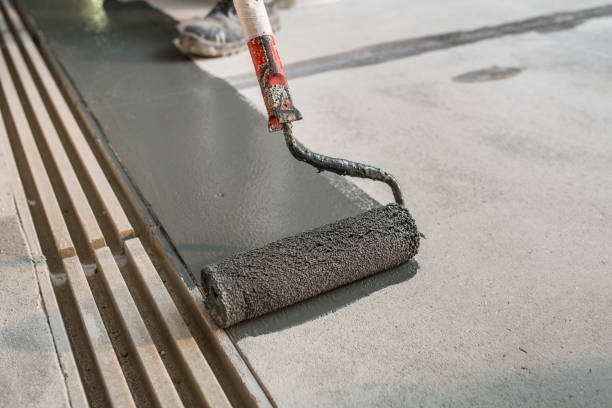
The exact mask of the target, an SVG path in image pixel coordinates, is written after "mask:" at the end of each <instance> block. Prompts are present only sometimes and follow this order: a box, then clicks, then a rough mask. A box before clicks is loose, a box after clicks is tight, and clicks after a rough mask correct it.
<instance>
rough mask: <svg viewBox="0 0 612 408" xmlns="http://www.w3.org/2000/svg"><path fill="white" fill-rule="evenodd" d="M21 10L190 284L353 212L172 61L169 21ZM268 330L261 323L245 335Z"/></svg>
mask: <svg viewBox="0 0 612 408" xmlns="http://www.w3.org/2000/svg"><path fill="white" fill-rule="evenodd" d="M20 4H21V5H22V8H23V9H24V10H25V11H26V13H28V14H29V15H30V16H31V17H33V19H34V22H35V25H36V27H37V28H38V29H39V30H40V31H41V32H42V35H43V36H44V38H45V41H46V43H47V44H48V45H49V46H50V48H51V50H52V52H53V53H54V55H55V56H56V57H57V59H58V60H59V61H60V62H61V64H62V66H63V67H64V69H65V70H66V73H67V75H68V76H69V77H70V79H71V80H72V81H73V83H74V85H75V87H76V88H77V89H78V90H79V92H80V94H81V96H82V98H83V100H84V102H85V104H86V105H87V106H88V108H89V109H90V110H91V112H92V113H93V115H94V116H95V118H96V119H97V121H98V123H99V124H100V126H101V128H102V130H103V132H104V135H105V137H106V138H107V139H108V142H109V143H110V145H111V146H112V148H113V149H114V151H115V152H116V153H117V155H118V156H119V160H120V161H121V163H122V164H123V166H124V167H125V168H126V170H127V172H128V173H129V174H130V175H131V177H132V180H133V181H134V182H135V183H136V185H137V186H138V188H139V190H140V191H141V193H142V194H143V196H144V198H145V199H146V200H147V201H148V203H150V205H151V208H152V210H153V212H154V213H155V214H156V215H157V217H158V218H159V220H160V222H161V224H162V225H163V227H164V228H165V229H166V231H167V232H168V234H169V235H170V238H171V239H172V241H173V243H174V245H175V246H176V248H177V249H178V251H179V253H180V255H181V256H182V258H183V259H184V260H185V261H186V263H187V266H188V267H189V268H190V269H191V270H192V271H193V272H194V273H195V274H196V275H199V274H198V273H197V272H198V271H199V270H200V269H201V268H202V267H203V266H204V265H206V264H209V263H212V262H216V261H219V260H221V259H224V258H226V257H227V256H230V255H232V254H235V253H237V252H239V251H242V250H245V249H251V248H256V247H259V246H262V245H264V244H266V243H269V242H272V241H275V240H277V239H280V238H283V237H286V236H289V235H293V234H296V233H298V232H301V231H304V230H309V229H312V228H315V227H318V226H321V225H324V224H326V223H329V222H332V221H335V220H338V219H340V218H343V217H346V216H352V215H355V214H357V213H359V212H360V209H359V208H358V206H357V205H356V203H355V201H352V200H350V199H348V198H347V197H346V196H345V195H343V194H342V193H341V192H340V191H339V190H338V189H336V188H335V187H333V186H332V185H331V184H330V182H329V180H328V179H327V178H325V177H323V176H321V175H320V174H317V173H316V171H315V170H314V169H312V168H311V167H310V166H308V165H306V164H302V163H298V162H297V161H295V159H293V157H291V155H290V154H289V152H288V151H287V148H286V146H285V142H284V140H283V139H282V134H281V133H276V134H270V133H268V132H267V128H266V118H265V117H264V116H263V115H261V114H260V113H259V112H258V111H257V110H256V109H255V108H253V107H252V106H251V105H250V104H249V103H248V102H247V101H245V100H244V99H243V97H241V96H240V95H239V94H238V93H237V91H236V90H235V89H234V88H232V87H231V86H230V85H228V84H227V83H226V82H224V81H222V80H220V79H217V78H214V77H211V76H210V75H208V74H207V73H205V72H203V71H202V70H200V69H199V68H198V67H196V66H195V65H194V64H192V63H191V62H190V61H189V60H188V59H186V58H185V57H184V56H183V55H182V54H180V53H179V52H178V51H177V50H176V49H175V47H174V46H173V45H172V40H173V38H175V37H176V35H177V33H176V31H175V28H174V26H175V22H174V21H172V20H171V19H169V18H168V17H166V16H165V15H163V14H162V13H160V12H158V11H156V10H152V9H151V8H150V7H149V6H148V5H147V4H146V3H141V2H134V3H127V4H120V3H117V2H107V4H106V9H103V8H102V7H100V6H98V7H96V6H95V5H92V4H91V3H87V2H83V1H79V0H58V1H56V2H54V3H53V5H51V4H50V3H48V2H45V1H42V0H24V1H22V2H20ZM296 101H299V96H298V97H297V98H296ZM298 103H299V102H298ZM305 120H308V119H307V118H306V119H305ZM298 136H299V135H298ZM374 164H375V163H374ZM404 268H406V271H413V269H414V267H413V266H411V265H407V266H405V267H404ZM400 275H402V276H404V275H405V274H402V273H401V272H400ZM373 279H376V277H375V278H373ZM380 279H383V278H382V277H381V278H380ZM349 290H350V289H349ZM354 291H355V293H359V290H358V289H355V290H354ZM349 297H350V295H349ZM316 304H317V303H316V302H315V303H314V305H315V306H314V309H313V305H312V304H310V305H301V306H298V310H303V311H304V313H298V314H299V315H300V316H311V318H312V317H314V316H312V310H318V311H319V312H320V313H325V312H328V311H329V310H320V308H318V306H316ZM300 308H301V309H300ZM283 313H290V312H288V311H285V312H283ZM290 314H291V313H290ZM277 317H278V316H277ZM271 319H272V320H270V321H273V320H274V319H275V318H274V317H272V318H271ZM292 321H294V323H287V324H289V325H291V324H297V323H299V321H301V318H300V317H296V318H295V319H293V320H292ZM273 325H274V323H272V326H269V325H268V323H267V322H266V319H261V320H259V321H258V322H257V323H255V327H254V328H253V327H252V326H250V330H253V329H255V330H258V329H257V327H258V326H261V327H265V328H264V329H262V330H268V329H269V327H273ZM238 336H239V335H238Z"/></svg>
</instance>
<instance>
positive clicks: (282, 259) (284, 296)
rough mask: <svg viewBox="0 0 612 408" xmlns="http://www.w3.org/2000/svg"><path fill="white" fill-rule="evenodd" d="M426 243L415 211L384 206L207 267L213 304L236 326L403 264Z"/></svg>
mask: <svg viewBox="0 0 612 408" xmlns="http://www.w3.org/2000/svg"><path fill="white" fill-rule="evenodd" d="M418 248H419V232H418V230H417V227H416V225H415V222H414V219H413V218H412V216H411V215H410V213H409V212H408V210H407V209H405V208H404V207H402V206H399V205H397V204H389V205H387V206H384V207H378V208H375V209H373V210H370V211H367V212H364V213H361V214H359V215H356V216H354V217H349V218H345V219H342V220H340V221H337V222H335V223H332V224H328V225H325V226H323V227H320V228H317V229H315V230H312V231H308V232H302V233H300V234H298V235H294V236H291V237H288V238H283V239H281V240H279V241H276V242H273V243H270V244H268V245H266V246H263V247H261V248H258V249H254V250H251V251H247V252H243V253H241V254H238V255H236V256H234V257H232V258H229V259H226V260H224V261H222V262H220V263H218V264H215V265H209V266H206V267H204V269H202V283H203V285H204V289H205V290H206V297H205V303H206V307H207V308H208V310H209V311H210V314H211V316H212V318H213V320H214V321H215V323H216V324H217V325H218V326H219V327H228V326H231V325H234V324H236V323H238V322H241V321H243V320H246V319H251V318H254V317H257V316H261V315H263V314H265V313H269V312H272V311H274V310H278V309H280V308H282V307H285V306H289V305H291V304H294V303H297V302H300V301H302V300H305V299H308V298H311V297H313V296H316V295H318V294H320V293H323V292H327V291H329V290H332V289H334V288H337V287H339V286H342V285H346V284H348V283H350V282H353V281H356V280H358V279H362V278H365V277H366V276H370V275H372V274H375V273H377V272H382V271H384V270H387V269H391V268H393V267H396V266H398V265H400V264H402V263H404V262H406V261H408V260H409V259H410V258H412V257H413V256H415V255H416V254H417V251H418Z"/></svg>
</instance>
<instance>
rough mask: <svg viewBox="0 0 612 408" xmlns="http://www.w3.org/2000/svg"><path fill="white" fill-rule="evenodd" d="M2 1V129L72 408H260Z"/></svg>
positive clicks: (12, 11)
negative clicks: (61, 348) (48, 289)
mask: <svg viewBox="0 0 612 408" xmlns="http://www.w3.org/2000/svg"><path fill="white" fill-rule="evenodd" d="M0 3H1V5H2V12H1V13H0V32H1V37H2V38H1V40H2V41H1V44H2V52H1V53H0V89H1V95H0V110H1V113H2V119H3V120H2V121H0V126H4V127H5V128H4V129H3V130H5V131H6V134H7V135H8V139H9V144H10V146H11V148H12V152H13V156H14V157H15V161H16V163H17V168H18V171H19V174H20V177H21V180H22V184H23V188H24V191H25V194H26V197H27V199H28V202H29V203H30V213H31V214H32V219H33V221H34V226H35V228H36V233H37V236H38V241H39V242H40V246H41V248H42V252H43V254H44V255H45V257H46V258H47V266H48V268H49V271H50V275H51V282H52V284H53V285H52V286H53V292H54V295H55V298H56V299H57V304H58V305H59V309H60V312H61V316H62V319H63V324H64V327H65V331H66V332H67V334H68V339H69V341H70V347H71V349H72V355H73V356H74V361H76V367H77V369H78V376H79V379H80V381H74V380H72V381H68V380H67V386H68V388H69V393H70V394H71V395H72V396H73V397H72V398H71V401H72V403H73V404H75V405H77V406H80V405H83V404H81V403H79V401H87V402H88V403H89V405H91V406H122V407H123V406H142V407H144V406H167V407H176V406H181V405H183V406H209V407H223V406H253V405H255V402H254V400H253V398H252V397H251V395H250V393H249V391H248V390H246V389H245V387H244V384H242V381H241V379H240V375H238V373H237V372H234V370H233V369H232V365H231V363H230V362H229V361H230V360H229V359H228V357H227V356H225V355H224V354H223V347H222V346H221V345H220V344H218V336H216V335H214V334H213V331H214V330H215V328H214V327H211V325H210V322H209V319H208V317H207V316H206V315H204V314H203V312H202V310H201V308H200V307H199V305H197V304H196V303H195V301H194V299H193V297H192V296H191V294H190V292H189V291H188V290H187V288H186V287H185V285H184V283H183V282H182V280H181V279H180V277H178V274H177V273H176V271H174V270H173V269H172V267H171V264H170V262H169V261H168V259H167V257H166V255H165V253H164V251H163V250H162V249H161V245H159V244H156V243H155V238H154V234H153V233H152V232H151V231H150V230H149V226H148V225H146V222H142V216H139V215H138V209H137V208H135V206H134V204H133V202H132V201H131V200H129V199H128V198H127V197H125V191H127V189H126V188H125V187H124V188H117V186H116V183H117V180H115V179H113V178H112V177H108V176H109V173H110V172H112V171H111V170H109V169H108V168H107V166H108V163H107V162H106V161H102V160H99V157H100V155H101V152H100V151H96V144H95V143H94V142H92V135H91V134H88V130H87V129H84V128H82V127H81V126H80V125H79V118H78V117H77V115H75V111H74V106H72V107H71V106H70V104H69V101H68V100H67V98H66V97H65V95H64V94H63V93H62V91H61V89H60V87H59V85H58V83H57V82H56V80H55V78H54V76H53V75H52V73H51V71H50V70H49V67H48V66H47V64H46V62H45V60H44V58H43V56H42V54H41V53H40V51H39V49H38V47H37V46H36V44H35V43H34V42H33V40H32V37H31V36H30V34H29V32H28V31H27V29H26V28H25V26H24V24H23V21H22V20H21V17H20V15H19V14H18V13H17V12H16V10H15V9H14V7H13V5H12V4H11V3H10V2H9V1H8V0H1V1H0ZM0 133H2V134H3V133H4V132H0ZM109 179H110V180H111V181H110V182H109ZM111 182H112V183H113V184H114V185H111ZM217 330H218V329H217ZM68 360H70V359H68ZM66 365H67V366H68V365H69V364H66ZM65 368H66V367H65Z"/></svg>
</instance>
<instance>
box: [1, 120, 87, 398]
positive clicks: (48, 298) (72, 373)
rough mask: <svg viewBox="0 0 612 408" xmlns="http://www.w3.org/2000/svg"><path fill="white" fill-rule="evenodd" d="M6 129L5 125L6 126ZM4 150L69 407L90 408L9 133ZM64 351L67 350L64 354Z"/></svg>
mask: <svg viewBox="0 0 612 408" xmlns="http://www.w3.org/2000/svg"><path fill="white" fill-rule="evenodd" d="M2 126H4V125H3V124H2ZM0 136H2V137H0V149H1V150H2V154H3V156H5V157H6V162H5V164H6V166H7V167H8V169H7V170H8V174H9V177H10V178H11V179H12V183H11V185H10V187H9V188H10V189H11V190H12V191H11V192H10V193H11V194H12V196H13V205H14V213H15V214H14V215H15V216H16V218H17V221H18V223H19V229H20V231H21V234H23V237H24V240H25V242H26V245H27V248H28V256H29V258H30V261H31V262H32V270H33V273H34V275H35V278H36V284H37V287H38V294H39V301H40V305H41V308H42V310H43V312H44V314H45V319H46V322H47V326H48V329H49V334H50V335H51V340H52V342H53V347H54V350H55V353H56V356H57V360H56V361H57V364H58V366H57V368H58V370H59V373H58V374H59V375H61V376H62V377H63V381H62V383H63V384H64V390H63V391H64V397H65V399H66V401H67V403H68V405H69V406H73V407H87V406H89V404H88V402H87V398H86V396H85V391H84V389H83V385H82V383H81V380H80V376H79V373H78V370H77V367H76V362H75V360H74V356H73V354H72V348H71V346H70V341H69V340H68V335H67V333H66V329H65V327H64V324H63V320H62V316H61V313H60V310H59V306H58V304H57V300H56V298H55V293H54V291H53V287H52V286H51V277H50V273H49V268H48V267H47V262H46V259H45V257H44V256H43V255H42V251H41V248H40V243H39V241H38V236H37V234H36V230H35V227H34V222H33V220H32V215H31V214H30V210H29V207H28V201H27V198H26V195H25V191H24V190H23V187H22V185H21V179H20V177H19V172H18V170H17V164H16V163H15V159H14V156H13V152H12V149H11V146H10V142H9V140H8V138H7V135H6V134H0ZM62 350H63V351H62Z"/></svg>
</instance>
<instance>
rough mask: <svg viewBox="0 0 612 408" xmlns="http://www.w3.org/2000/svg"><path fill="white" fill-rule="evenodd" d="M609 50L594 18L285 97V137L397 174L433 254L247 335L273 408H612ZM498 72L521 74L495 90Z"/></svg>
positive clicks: (303, 85)
mask: <svg viewBox="0 0 612 408" xmlns="http://www.w3.org/2000/svg"><path fill="white" fill-rule="evenodd" d="M611 35H612V20H609V19H608V20H596V21H590V22H587V23H584V24H583V25H581V26H579V27H577V28H575V29H573V30H569V31H563V32H558V33H550V34H545V35H543V34H526V35H522V36H518V37H506V38H502V39H498V40H495V41H488V42H483V43H479V44H475V45H471V46H466V47H460V48H455V49H451V50H448V51H443V52H435V53H431V54H426V55H423V56H420V57H415V58H410V59H405V60H400V61H396V62H391V63H386V64H382V65H379V66H373V67H368V68H359V69H353V70H346V71H336V72H330V73H325V74H321V75H316V76H312V77H307V78H299V79H297V80H294V81H292V82H291V85H292V91H293V94H294V95H295V102H296V104H297V106H298V107H299V108H300V109H301V110H302V112H303V114H304V116H305V119H304V121H303V122H302V123H299V124H298V125H296V134H297V135H299V136H300V137H301V138H302V140H303V142H305V143H306V144H307V145H309V146H310V147H311V148H312V149H314V150H316V151H323V152H328V153H330V154H332V155H342V156H348V157H352V158H355V159H358V160H363V161H366V162H369V163H373V164H375V165H380V166H382V167H384V168H386V169H388V170H389V171H391V172H392V173H393V174H395V175H396V176H397V177H398V179H399V181H400V183H401V185H402V186H403V187H404V190H405V194H406V200H407V206H408V207H409V208H410V209H411V211H412V212H413V214H414V216H415V219H416V220H417V222H418V225H419V227H420V228H421V230H422V231H423V232H424V233H425V234H426V236H427V240H425V241H424V242H423V244H422V247H421V251H420V254H419V256H418V257H417V261H418V263H419V270H418V272H417V273H416V275H415V277H414V278H412V279H410V280H408V281H404V282H400V283H398V284H396V285H393V286H389V287H386V288H384V289H383V290H380V291H378V292H375V293H372V294H371V295H369V296H367V297H364V298H361V299H359V300H357V301H356V302H355V303H353V304H351V305H350V306H347V307H345V308H342V309H341V310H337V311H336V312H335V313H332V314H329V315H327V316H322V317H318V318H316V319H313V320H311V321H309V322H306V323H304V324H301V325H298V326H295V327H291V328H288V329H285V330H283V331H282V332H274V333H266V334H261V333H258V332H257V331H256V329H252V330H249V328H245V330H244V332H243V336H242V337H241V338H240V340H239V344H240V346H241V347H242V349H243V350H245V352H246V354H247V355H248V356H249V359H250V361H251V363H252V364H253V366H254V367H255V370H256V371H258V372H259V373H260V375H261V376H262V377H263V378H264V380H265V381H266V382H267V384H268V386H269V387H270V388H271V390H272V393H273V395H275V396H276V397H277V398H278V400H280V401H282V402H283V403H284V404H282V405H286V406H307V405H308V403H307V402H306V401H309V400H310V395H312V393H314V395H316V396H317V402H318V405H319V406H338V405H342V406H352V405H356V404H358V403H359V404H362V405H363V404H365V405H372V406H374V405H379V404H381V403H382V405H389V406H414V405H419V406H466V407H468V406H519V405H528V406H607V405H608V404H609V401H610V400H611V399H612V387H610V384H612V325H610V321H611V313H612V312H611V310H612V274H611V272H612V268H611V266H610V265H611V263H612V260H611V257H610V254H611V253H612V161H611V160H610V158H611V157H612V141H611V140H610V138H609V134H610V129H611V128H612V110H611V108H612V102H611V100H610V94H611V93H612V82H611V81H610V78H611V77H610V72H611V71H610V64H611V62H612V52H610V48H609V39H610V36H611ZM495 66H498V67H505V68H516V69H515V70H514V71H510V70H509V71H508V72H511V73H512V74H513V76H511V77H507V78H504V79H500V80H490V79H491V75H490V73H491V72H494V71H495V70H494V69H492V67H495ZM487 71H488V72H489V75H487V74H486V72H487ZM469 73H472V74H471V75H470V74H469ZM243 94H244V95H245V96H246V97H248V98H249V99H250V100H252V101H253V103H255V104H257V105H258V106H259V107H260V109H263V105H262V104H261V102H260V95H259V89H257V88H251V89H248V90H244V91H243ZM321 95H325V97H324V100H325V102H324V103H321V100H322V97H321ZM355 183H356V184H357V185H359V186H360V187H361V188H363V189H364V190H365V191H366V192H367V193H369V194H370V195H371V196H373V197H374V198H376V199H377V200H379V201H381V202H387V201H389V200H391V199H392V196H391V195H390V192H389V191H387V189H386V187H385V186H384V185H382V186H381V185H379V184H376V183H371V182H366V181H361V180H357V181H356V182H355ZM270 348H273V349H275V350H280V352H278V353H277V354H276V355H275V358H274V360H273V361H270V357H269V350H270ZM296 355H299V356H300V359H299V362H296V360H295V356H296ZM279 373H281V374H280V375H279ZM330 378H338V379H341V380H339V381H329V379H330ZM296 390H300V391H301V390H303V393H302V392H300V391H298V392H296Z"/></svg>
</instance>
